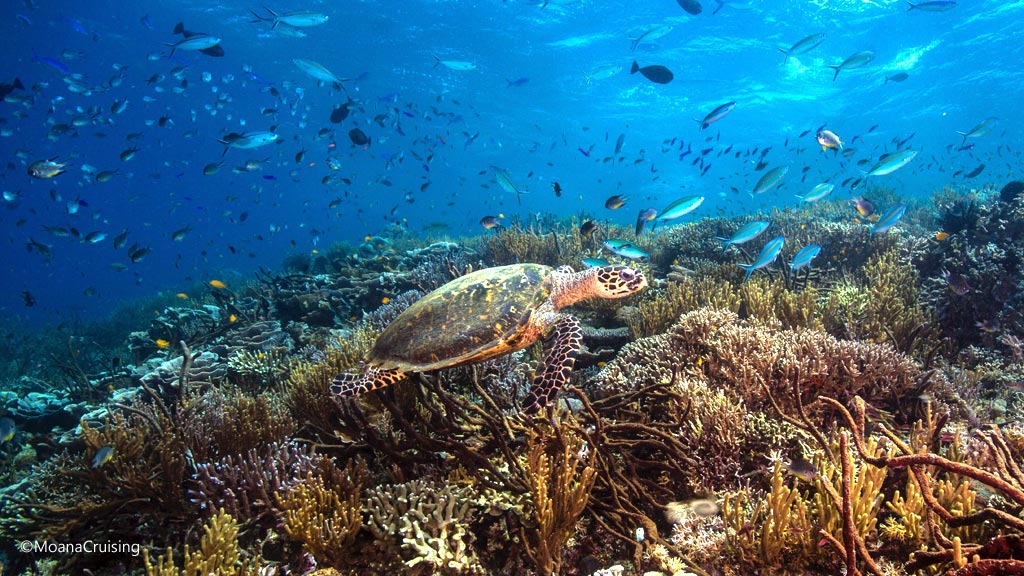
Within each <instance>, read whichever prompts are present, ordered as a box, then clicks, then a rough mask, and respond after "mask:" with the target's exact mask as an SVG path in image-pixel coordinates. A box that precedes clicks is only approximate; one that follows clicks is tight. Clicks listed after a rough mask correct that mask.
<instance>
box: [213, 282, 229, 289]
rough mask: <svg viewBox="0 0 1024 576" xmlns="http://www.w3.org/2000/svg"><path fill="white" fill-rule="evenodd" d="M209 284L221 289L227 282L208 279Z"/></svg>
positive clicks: (225, 286)
mask: <svg viewBox="0 0 1024 576" xmlns="http://www.w3.org/2000/svg"><path fill="white" fill-rule="evenodd" d="M210 286H213V287H214V288H217V289H222V288H227V287H228V285H227V284H225V283H223V282H221V281H220V280H210Z"/></svg>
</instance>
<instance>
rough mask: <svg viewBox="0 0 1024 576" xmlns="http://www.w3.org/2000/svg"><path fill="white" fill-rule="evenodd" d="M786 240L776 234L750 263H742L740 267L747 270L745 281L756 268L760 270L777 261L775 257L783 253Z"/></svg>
mask: <svg viewBox="0 0 1024 576" xmlns="http://www.w3.org/2000/svg"><path fill="white" fill-rule="evenodd" d="M785 241H786V238H785V237H784V236H776V237H775V238H772V239H771V240H769V241H768V243H767V244H765V245H764V248H763V249H762V250H761V253H760V254H758V255H757V258H755V259H754V261H753V262H751V263H750V264H740V265H739V267H740V268H743V269H744V270H746V271H747V275H746V276H744V277H743V281H744V282H746V281H747V280H748V279H749V278H750V275H751V274H752V273H753V272H754V270H759V269H761V268H764V267H765V266H767V265H769V264H771V263H772V262H775V259H776V258H778V257H779V254H780V253H782V245H783V243H784V242H785Z"/></svg>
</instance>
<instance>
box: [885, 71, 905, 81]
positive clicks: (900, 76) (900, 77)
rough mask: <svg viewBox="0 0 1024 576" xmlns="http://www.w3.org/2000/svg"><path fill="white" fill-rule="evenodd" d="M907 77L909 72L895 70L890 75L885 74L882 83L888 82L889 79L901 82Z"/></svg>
mask: <svg viewBox="0 0 1024 576" xmlns="http://www.w3.org/2000/svg"><path fill="white" fill-rule="evenodd" d="M907 78H910V74H907V73H906V72H897V73H895V74H893V75H892V76H886V78H885V82H884V83H885V84H888V83H889V81H890V80H892V81H893V82H903V81H904V80H906V79H907Z"/></svg>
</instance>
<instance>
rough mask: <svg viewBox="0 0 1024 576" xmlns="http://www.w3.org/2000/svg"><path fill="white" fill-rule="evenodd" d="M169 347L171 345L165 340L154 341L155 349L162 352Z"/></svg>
mask: <svg viewBox="0 0 1024 576" xmlns="http://www.w3.org/2000/svg"><path fill="white" fill-rule="evenodd" d="M170 346H171V343H170V342H168V341H167V340H164V339H163V338H157V339H156V347H157V348H159V349H161V350H164V349H166V348H169V347H170Z"/></svg>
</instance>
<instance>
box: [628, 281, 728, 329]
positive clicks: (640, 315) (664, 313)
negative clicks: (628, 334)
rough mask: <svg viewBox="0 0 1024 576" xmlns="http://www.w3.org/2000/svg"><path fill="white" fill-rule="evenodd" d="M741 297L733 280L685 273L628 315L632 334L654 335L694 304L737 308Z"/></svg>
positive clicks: (694, 305) (690, 308) (692, 307)
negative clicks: (696, 276)
mask: <svg viewBox="0 0 1024 576" xmlns="http://www.w3.org/2000/svg"><path fill="white" fill-rule="evenodd" d="M740 304H741V301H740V297H739V295H738V294H737V293H736V290H735V289H734V288H733V287H732V284H730V283H729V282H727V281H725V280H718V279H715V278H711V277H700V278H692V277H687V278H684V279H682V280H681V281H679V282H671V283H669V284H668V285H667V286H666V288H665V289H664V290H663V291H661V292H660V293H658V294H656V295H655V296H654V297H652V298H646V299H644V300H642V301H641V302H640V303H639V304H638V305H637V307H636V313H634V314H632V315H630V316H629V317H628V323H629V327H630V330H632V332H633V335H634V336H635V337H637V338H642V337H646V336H653V335H655V334H660V333H662V332H664V331H665V329H666V328H668V327H669V326H671V325H672V324H674V323H675V322H676V321H677V320H678V319H679V316H680V315H681V314H683V313H685V312H689V311H691V310H694V309H696V308H700V307H703V306H708V307H712V308H724V309H727V310H732V311H733V312H738V311H739V308H740Z"/></svg>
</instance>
